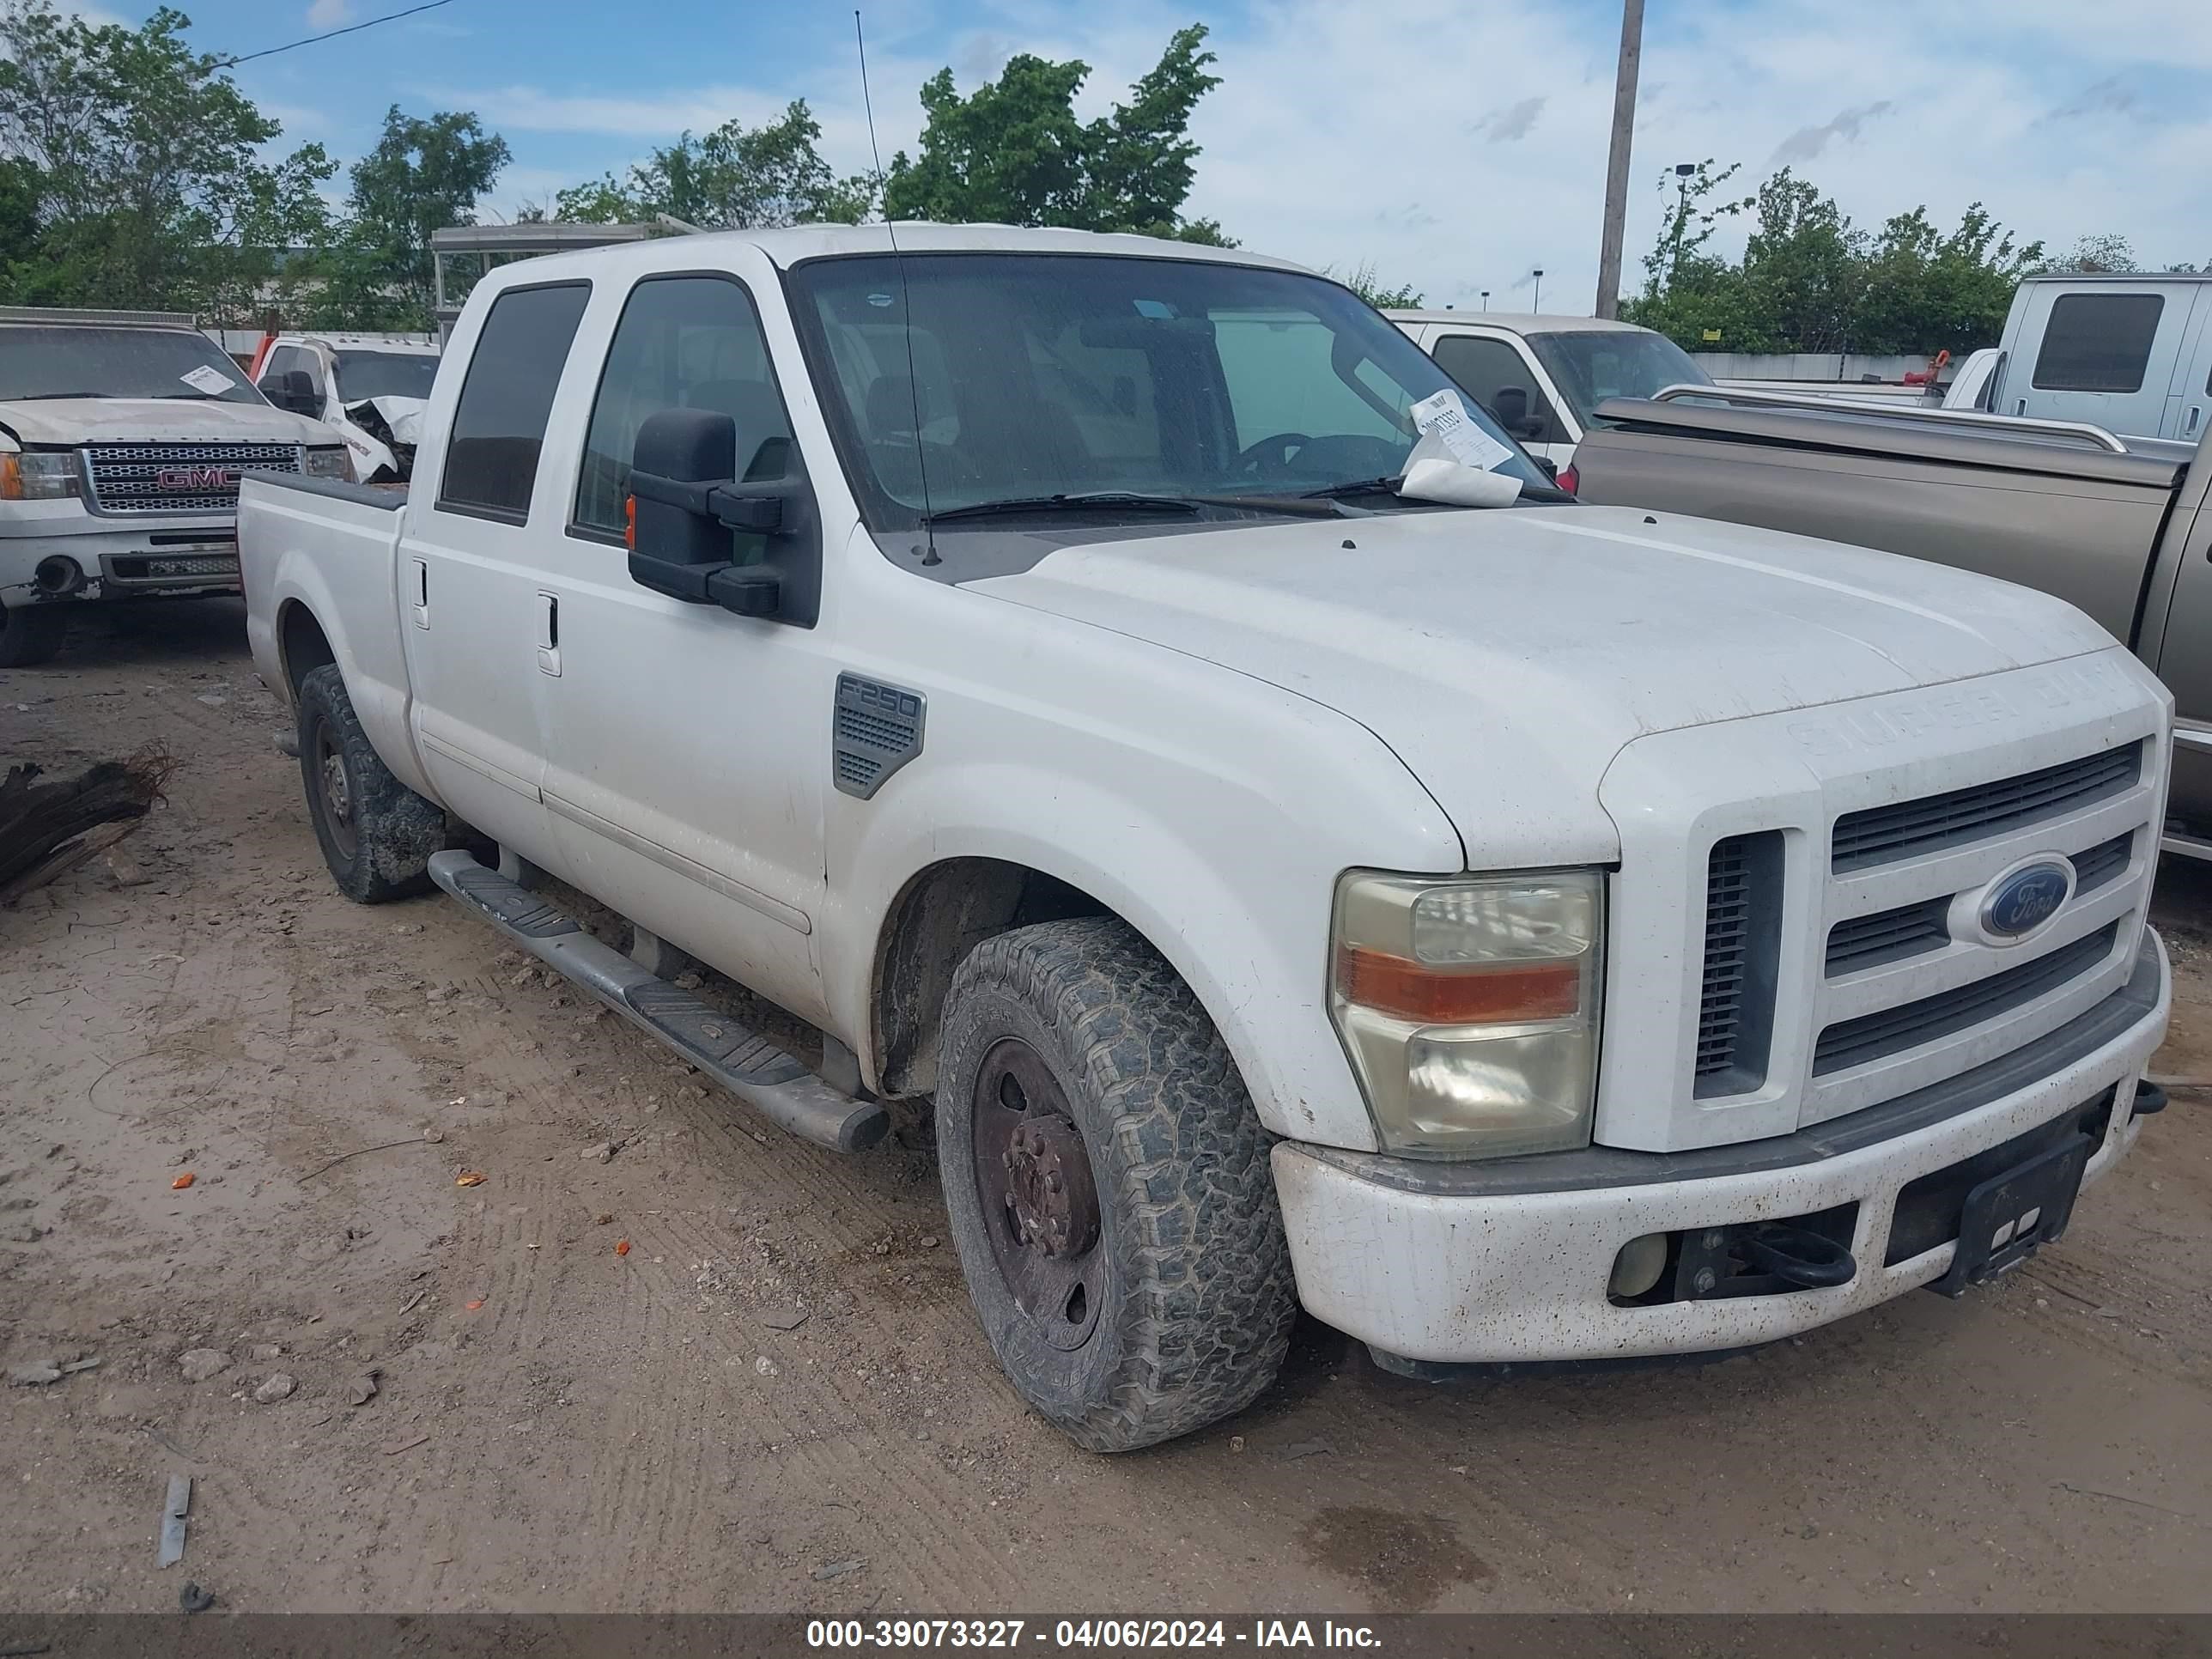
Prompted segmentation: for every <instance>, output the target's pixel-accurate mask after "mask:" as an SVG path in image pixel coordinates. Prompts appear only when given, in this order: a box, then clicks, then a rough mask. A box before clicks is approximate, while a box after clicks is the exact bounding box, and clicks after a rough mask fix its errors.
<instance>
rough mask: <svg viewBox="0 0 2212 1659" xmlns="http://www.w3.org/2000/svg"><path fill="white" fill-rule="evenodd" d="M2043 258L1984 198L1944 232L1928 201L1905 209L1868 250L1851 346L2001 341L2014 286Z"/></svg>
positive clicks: (1920, 349)
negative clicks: (2014, 234) (1997, 216)
mask: <svg viewBox="0 0 2212 1659" xmlns="http://www.w3.org/2000/svg"><path fill="white" fill-rule="evenodd" d="M2042 257H2043V244H2042V243H2040V242H2030V243H2028V244H2027V246H2024V247H2022V246H2017V245H2015V242H2014V241H2013V239H2012V236H2011V234H2010V233H2009V232H2008V231H2006V230H2005V229H2004V228H2002V226H2000V225H1999V224H1998V223H1997V222H1996V220H1995V219H1993V218H1991V217H1990V214H1989V211H1988V210H1986V209H1985V208H1984V207H1983V205H1982V204H1980V203H1979V202H1976V203H1975V204H1973V205H1972V206H1971V207H1969V208H1968V209H1967V210H1966V212H1965V214H1964V215H1963V216H1961V217H1960V221H1959V225H1958V228H1956V229H1955V230H1951V231H1941V230H1938V229H1937V228H1936V226H1935V225H1934V224H1933V223H1931V222H1929V217H1928V210H1927V209H1926V208H1924V207H1916V208H1914V209H1912V210H1911V211H1910V212H1907V213H1900V214H1898V215H1896V216H1894V217H1893V218H1891V219H1890V220H1889V221H1888V222H1887V223H1886V224H1884V225H1883V226H1882V228H1881V234H1880V235H1879V236H1877V237H1876V238H1875V242H1874V245H1873V247H1872V248H1871V249H1870V250H1869V252H1868V255H1867V259H1866V268H1865V272H1864V275H1863V279H1862V282H1861V285H1860V292H1859V301H1858V305H1857V310H1856V312H1855V313H1854V315H1853V318H1852V320H1851V344H1852V349H1855V350H1858V351H1873V352H1911V353H1913V354H1915V355H1927V356H1933V355H1934V354H1935V353H1936V352H1938V351H1942V350H1945V349H1949V350H1952V351H1954V352H1958V353H1963V352H1965V351H1966V350H1970V349H1972V347H1973V346H1974V345H1976V344H1981V343H1987V342H1989V341H1992V340H1995V339H1996V337H1997V336H1998V335H1999V334H2001V333H2002V332H2003V330H2004V319H2005V313H2007V312H2008V311H2009V310H2010V309H2011V308H2012V295H2013V290H2014V289H2016V288H2018V287H2019V286H2020V279H2021V277H2022V276H2026V275H2027V273H2028V272H2029V271H2031V270H2035V269H2036V268H2037V264H2038V262H2039V261H2040V260H2041V258H2042Z"/></svg>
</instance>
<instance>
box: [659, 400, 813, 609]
mask: <svg viewBox="0 0 2212 1659" xmlns="http://www.w3.org/2000/svg"><path fill="white" fill-rule="evenodd" d="M737 451H738V423H737V422H735V421H734V420H732V418H731V417H730V416H727V415H726V414H723V413H721V412H720V411H719V410H708V409H665V410H661V411H660V412H659V414H657V415H650V416H647V417H646V420H645V422H644V424H642V425H641V426H640V427H639V428H638V429H637V443H636V445H635V447H634V448H633V449H632V450H631V452H630V475H629V495H630V502H629V526H630V530H629V543H630V547H629V574H630V580H633V581H635V582H636V583H638V584H639V585H640V586H644V587H649V588H651V589H653V592H656V593H665V594H667V595H668V597H669V598H671V599H682V600H684V602H685V603H686V604H689V605H720V606H721V607H722V608H723V609H724V610H725V611H734V612H735V613H736V614H737V615H738V616H740V617H774V616H776V615H778V614H779V613H780V612H781V610H782V607H783V601H784V592H783V586H784V580H785V578H784V572H783V571H782V570H781V568H779V567H778V566H777V565H776V564H773V563H769V564H738V563H737V562H734V561H732V558H731V557H730V551H731V550H730V535H731V532H732V531H738V530H744V531H751V532H756V533H759V534H765V535H769V536H778V537H788V536H794V535H797V534H798V533H799V532H800V531H801V530H802V529H804V528H805V526H806V525H807V523H808V521H809V520H810V519H811V511H810V509H811V505H812V499H813V497H812V492H811V490H810V489H808V487H807V484H806V481H805V478H804V477H800V478H797V479H790V478H778V479H761V480H749V481H748V482H746V483H742V484H741V483H738V457H737ZM809 620H810V621H811V617H810V618H809Z"/></svg>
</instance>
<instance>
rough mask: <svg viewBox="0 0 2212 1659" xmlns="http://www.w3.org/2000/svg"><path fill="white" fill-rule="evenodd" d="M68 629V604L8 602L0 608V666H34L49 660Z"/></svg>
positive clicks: (60, 645) (59, 645)
mask: <svg viewBox="0 0 2212 1659" xmlns="http://www.w3.org/2000/svg"><path fill="white" fill-rule="evenodd" d="M68 632H69V616H68V607H67V606H65V605H8V606H5V607H0V668H34V667H36V666H37V665H39V664H40V663H42V662H52V660H53V659H54V654H55V653H57V652H58V651H59V650H60V649H61V648H62V636H63V635H64V634H66V633H68Z"/></svg>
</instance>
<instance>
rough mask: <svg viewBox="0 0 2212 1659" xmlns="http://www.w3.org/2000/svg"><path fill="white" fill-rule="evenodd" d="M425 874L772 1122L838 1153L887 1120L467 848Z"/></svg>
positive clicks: (852, 1148) (862, 1143) (435, 861)
mask: <svg viewBox="0 0 2212 1659" xmlns="http://www.w3.org/2000/svg"><path fill="white" fill-rule="evenodd" d="M430 878H431V879H432V880H433V881H435V882H436V883H437V884H438V885H439V886H440V887H441V888H443V889H444V890H446V892H447V893H448V894H449V895H451V896H453V898H454V899H455V900H456V901H458V902H459V903H460V905H461V906H462V908H465V909H467V910H470V911H472V912H474V913H475V914H476V915H479V916H481V917H482V918H483V920H485V921H489V923H491V925H492V926H493V927H496V928H498V929H499V931H500V932H501V933H504V934H506V935H507V938H508V939H512V940H513V941H514V943H515V944H516V945H520V946H521V947H522V949H524V950H526V951H529V952H530V954H531V955H532V956H534V957H537V958H538V960H539V961H540V962H542V963H544V964H545V965H546V966H547V967H549V968H550V969H553V970H554V971H555V972H556V973H558V974H560V975H562V976H564V977H565V978H568V979H569V980H573V981H574V982H575V983H576V984H578V985H580V986H581V987H583V988H584V989H585V990H586V991H589V992H590V993H591V994H592V995H593V996H595V997H597V998H599V1000H600V1001H602V1002H604V1003H605V1004H606V1005H607V1006H608V1007H610V1008H611V1009H613V1010H614V1011H615V1012H617V1013H618V1014H621V1015H623V1016H625V1017H626V1018H629V1020H631V1021H632V1022H634V1023H635V1024H638V1025H641V1026H642V1027H643V1028H644V1029H645V1030H647V1031H650V1032H651V1033H652V1034H653V1036H657V1037H659V1039H660V1040H661V1041H662V1042H665V1043H666V1044H667V1045H668V1046H669V1047H670V1048H673V1049H675V1050H676V1052H677V1053H678V1054H682V1055H683V1056H684V1059H685V1060H689V1061H690V1063H691V1064H692V1065H694V1066H697V1067H698V1068H699V1069H700V1070H701V1071H702V1072H704V1073H707V1075H708V1076H709V1077H711V1078H713V1079H714V1081H715V1082H717V1083H719V1084H720V1085H722V1087H724V1088H725V1089H726V1090H728V1091H730V1092H731V1093H732V1094H733V1095H735V1096H736V1097H738V1099H739V1100H742V1101H744V1103H745V1104H746V1105H748V1106H750V1107H751V1108H752V1109H754V1110H755V1111H757V1112H758V1113H760V1114H761V1115H762V1116H763V1117H765V1118H767V1119H768V1120H769V1121H771V1122H773V1123H775V1124H777V1125H779V1126H781V1127H783V1128H786V1129H788V1130H790V1131H791V1133H793V1134H795V1135H798V1136H799V1137H800V1138H801V1139H806V1140H811V1141H813V1142H815V1143H816V1144H817V1146H829V1147H834V1148H835V1149H836V1150H837V1151H838V1152H860V1151H861V1150H863V1149H864V1148H866V1147H869V1146H874V1145H875V1144H876V1142H878V1140H881V1139H883V1138H884V1133H885V1132H886V1131H887V1130H889V1128H890V1116H889V1115H888V1114H887V1113H885V1111H884V1109H883V1107H882V1106H881V1105H880V1104H879V1103H877V1102H874V1101H870V1100H856V1099H854V1097H852V1096H850V1095H848V1094H843V1093H841V1092H839V1091H837V1090H836V1089H833V1088H831V1087H830V1086H829V1085H828V1084H826V1083H824V1082H823V1080H822V1079H820V1078H818V1077H817V1076H815V1075H814V1073H811V1072H810V1071H808V1070H807V1069H806V1068H805V1066H802V1065H800V1064H799V1061H798V1060H794V1059H793V1058H792V1056H791V1055H789V1054H786V1053H785V1052H784V1051H783V1050H782V1049H781V1048H778V1047H776V1045H775V1043H773V1042H769V1039H768V1038H766V1037H764V1036H761V1035H760V1033H758V1032H757V1031H755V1030H752V1029H751V1028H750V1026H748V1025H746V1024H744V1022H742V1021H740V1020H737V1019H733V1018H731V1017H730V1016H729V1015H727V1014H726V1013H724V1012H721V1011H720V1009H718V1008H715V1007H713V1006H710V1005H709V1004H708V1003H706V1002H704V1001H702V1000H700V999H699V998H697V997H696V996H694V995H692V994H691V993H690V992H689V991H686V990H684V989H682V988H681V987H678V986H675V985H671V984H670V983H669V982H668V981H666V980H665V979H662V978H660V977H659V976H658V975H654V974H651V973H648V972H647V970H646V969H644V968H642V967H641V966H640V965H639V964H638V963H635V962H634V961H632V960H631V959H630V958H629V957H626V956H624V955H623V953H622V952H621V951H617V950H616V949H615V948H614V947H613V946H612V945H605V944H603V943H601V942H600V941H599V940H598V939H593V938H592V936H591V935H590V934H589V933H586V932H585V931H584V930H583V928H582V927H580V925H579V924H578V923H577V922H576V921H575V920H574V918H573V917H571V916H568V915H565V914H563V913H562V911H560V910H558V909H556V908H554V907H553V906H552V905H550V904H549V903H547V902H545V901H544V899H543V898H541V897H539V896H538V895H537V894H536V893H533V892H532V891H531V890H529V889H527V888H526V887H523V886H521V885H520V884H518V883H515V882H513V881H509V880H508V879H507V878H506V877H504V876H502V875H501V874H500V873H499V872H497V871H496V870H488V869H486V868H485V867H484V866H483V865H481V864H478V863H477V861H476V860H475V859H473V858H471V856H470V855H469V854H467V853H465V852H460V851H453V852H445V853H438V854H433V855H432V857H431V860H430Z"/></svg>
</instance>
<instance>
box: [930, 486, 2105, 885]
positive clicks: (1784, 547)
mask: <svg viewBox="0 0 2212 1659" xmlns="http://www.w3.org/2000/svg"><path fill="white" fill-rule="evenodd" d="M968 585H969V586H971V587H973V588H975V589H976V590H979V591H981V592H988V593H991V594H994V595H995V596H996V597H998V598H1000V599H1006V600H1009V601H1012V603H1014V604H1017V605H1026V606H1030V607H1032V608H1035V609H1036V610H1039V611H1048V612H1051V613H1053V614H1054V615H1057V616H1061V617H1069V618H1072V619H1075V620H1079V621H1082V622H1085V623H1093V624H1095V625H1097V626H1099V627H1102V628H1109V629H1114V630H1115V631H1117V632H1120V633H1123V634H1127V635H1132V636H1133V637H1136V638H1139V639H1143V640H1147V641H1152V642H1154V643H1157V644H1159V645H1162V646H1165V647H1170V648H1171V649H1173V650H1176V651H1180V652H1183V653H1187V654H1188V655H1191V656H1194V657H1198V658H1201V659H1205V660H1206V661H1209V662H1213V663H1218V664H1219V665H1221V666H1223V667H1225V668H1229V669H1232V670H1234V671H1237V672H1239V673H1243V674H1247V675H1249V676H1251V677H1253V678H1256V679H1260V680H1264V681H1267V682H1268V683H1270V684H1274V685H1279V686H1281V687H1283V688H1284V689H1285V690H1290V691H1294V692H1297V694H1299V695H1300V696H1305V697H1309V698H1311V699H1312V700H1313V701H1315V702H1320V703H1322V704H1325V705H1327V706H1328V707H1329V708H1334V709H1337V710H1339V711H1340V712H1341V713H1343V714H1346V715H1348V716H1349V717H1351V718H1352V719H1353V720H1358V722H1359V723H1360V724H1362V725H1363V726H1366V727H1367V728H1368V729H1369V730H1370V731H1372V732H1375V733H1376V735H1377V736H1378V737H1380V738H1382V739H1383V741H1384V742H1385V743H1387V744H1389V745H1390V747H1391V748H1392V749H1393V750H1395V751H1396V753H1397V754H1398V756H1399V757H1400V758H1401V760H1403V761H1404V762H1405V763H1406V764H1407V766H1408V767H1409V768H1410V769H1412V770H1413V774H1414V775H1415V776H1417V777H1418V778H1419V779H1420V781H1421V782H1422V783H1423V784H1424V785H1425V787H1427V788H1428V790H1429V792H1430V793H1431V794H1432V795H1433V796H1434V797H1435V798H1436V799H1437V803H1438V805H1441V806H1442V807H1443V809H1444V811H1445V812H1446V813H1447V814H1448V815H1449V817H1450V818H1451V820H1452V822H1453V823H1454V824H1455V827H1456V828H1457V829H1458V830H1459V832H1460V836H1461V838H1462V841H1463V842H1466V843H1467V846H1468V851H1469V856H1470V857H1475V858H1479V859H1480V861H1481V862H1483V863H1486V864H1489V865H1492V866H1508V865H1512V864H1523V863H1526V864H1546V863H1560V862H1565V861H1577V862H1579V861H1584V860H1590V861H1599V860H1607V859H1610V858H1613V857H1614V856H1617V855H1618V853H1619V842H1618V838H1617V836H1616V834H1615V831H1614V829H1613V821H1612V819H1611V818H1610V817H1608V816H1607V814H1606V812H1605V811H1604V809H1603V808H1602V807H1601V805H1600V804H1599V801H1598V793H1597V792H1598V785H1599V781H1600V780H1601V778H1602V777H1603V776H1604V775H1605V771H1606V768H1607V765H1608V764H1609V763H1611V761H1612V760H1613V757H1614V756H1615V755H1617V754H1618V753H1619V752H1620V750H1621V748H1622V746H1623V745H1625V744H1628V743H1629V742H1631V741H1632V740H1633V739H1635V738H1638V737H1641V736H1643V735H1644V734H1645V733H1647V732H1662V731H1668V730H1671V729H1674V728H1675V727H1679V726H1703V725H1710V724H1712V723H1714V722H1717V721H1722V720H1740V719H1743V718H1745V717H1747V716H1750V715H1756V714H1774V713H1778V712H1780V711H1783V710H1787V709H1792V708H1808V707H1812V706H1814V705H1817V704H1822V703H1834V702H1844V701H1846V700H1848V699H1851V698H1856V697H1866V696H1876V695H1878V694H1881V693H1883V692H1889V691H1898V690H1908V689H1911V688H1913V687H1918V686H1929V685H1936V684H1942V683H1944V682H1948V681H1952V680H1960V679H1966V678H1973V677H1976V676H1979V675H1984V674H1995V673H2001V672H2002V671H2006V670H2008V669H2012V668H2018V667H2022V666H2025V665H2029V664H2032V663H2038V662H2047V661H2051V660H2053V659H2058V658H2063V657H2069V656H2076V655H2080V654H2081V653H2086V652H2092V651H2097V650H2100V649H2109V648H2111V647H2112V639H2111V638H2110V636H2108V635H2106V633H2105V632H2104V630H2103V629H2100V628H2099V627H2098V626H2097V625H2096V624H2095V623H2093V622H2091V621H2090V620H2089V619H2088V618H2087V617H2085V616H2083V615H2082V614H2081V612H2079V611H2075V609H2074V608H2073V607H2072V606H2070V605H2065V604H2063V602H2061V601H2059V600H2057V599H2050V598H2048V597H2046V596H2045V595H2043V594H2040V593H2036V592H2031V591H2030V590H2028V589H2027V588H2023V587H2016V586H2013V585H2011V584H2010V583H2007V582H2000V581H1996V580H1990V578H1987V577H1984V576H1978V575H1974V574H1969V573H1967V572H1964V571H1957V570H1952V569H1948V568H1945V567H1942V566H1940V565H1933V564H1926V563H1922V562H1918V561H1916V560H1911V559H1905V558H1899V557H1897V556H1893V555H1890V554H1886V553H1875V552H1871V551H1869V550H1866V549H1863V548H1855V547H1847V546H1844V545H1843V544H1838V543H1835V542H1826V541H1819V540H1815V539H1814V538H1809V537H1802V536H1790V535H1784V534H1780V533H1778V532H1773V531H1767V530H1759V529H1755V528H1753V527H1750V526H1741V525H1732V524H1721V523H1717V522H1715V521H1712V520H1702V519H1692V518H1682V517H1675V516H1674V515H1672V514H1660V515H1652V514H1646V513H1641V512H1639V511H1638V510H1636V509H1634V508H1630V507H1526V508H1522V507H1516V508H1510V509H1492V510H1489V511H1469V512H1444V513H1391V514H1387V515H1385V514H1378V515H1376V517H1374V518H1371V519H1356V520H1355V519H1342V520H1324V521H1320V522H1314V523H1298V524H1296V525H1290V526H1273V525H1270V526H1265V527H1260V526H1253V527H1249V528H1238V529H1235V530H1230V531H1224V532H1218V533H1212V534H1204V533H1201V534H1170V535H1162V536H1152V537H1146V538H1141V539H1138V540H1122V541H1115V542H1111V543H1108V544H1089V545H1067V546H1063V547H1060V548H1059V549H1057V550H1055V551H1054V552H1052V553H1050V554H1048V556H1046V557H1045V558H1044V559H1042V561H1040V562H1038V563H1037V564H1036V565H1035V566H1033V567H1031V568H1030V569H1028V570H1026V571H1024V572H1022V573H1021V574H1017V575H1010V576H999V577H992V578H987V579H985V580H979V581H975V582H972V583H969V584H968ZM1285 782H1286V786H1290V787H1295V784H1296V783H1297V782H1299V781H1291V780H1286V781H1285ZM1312 782H1313V784H1314V785H1315V787H1328V785H1327V781H1326V780H1318V779H1316V780H1313V781H1312Z"/></svg>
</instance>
